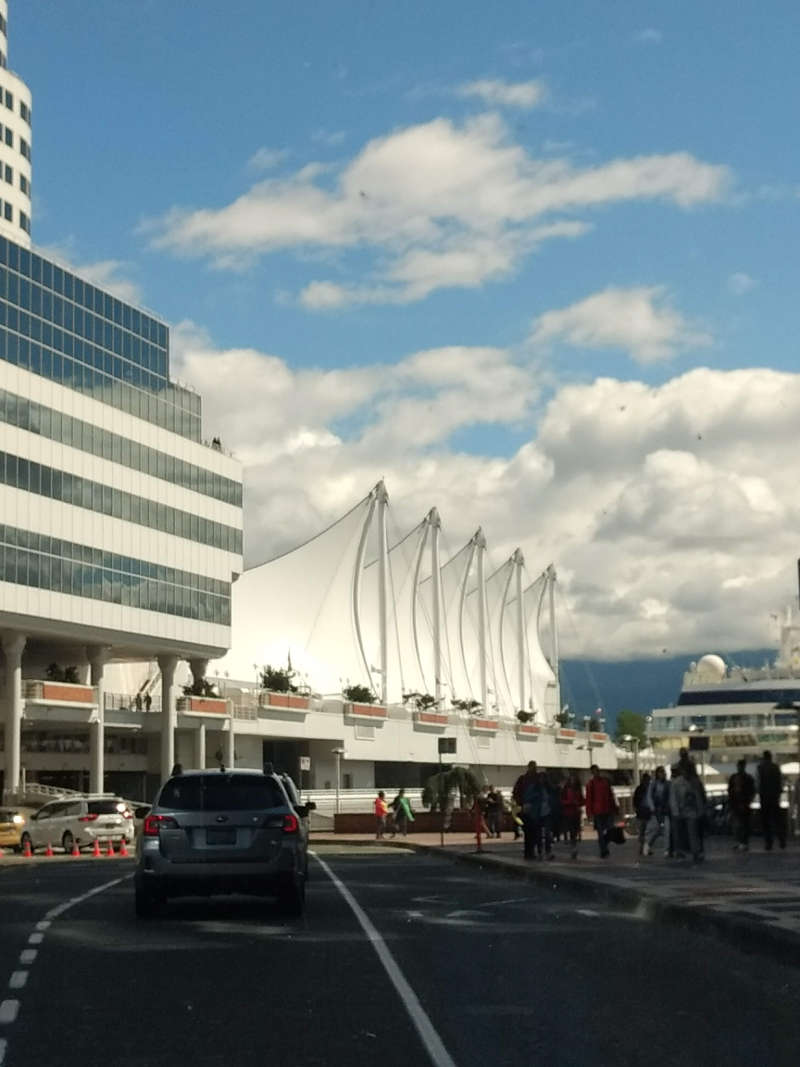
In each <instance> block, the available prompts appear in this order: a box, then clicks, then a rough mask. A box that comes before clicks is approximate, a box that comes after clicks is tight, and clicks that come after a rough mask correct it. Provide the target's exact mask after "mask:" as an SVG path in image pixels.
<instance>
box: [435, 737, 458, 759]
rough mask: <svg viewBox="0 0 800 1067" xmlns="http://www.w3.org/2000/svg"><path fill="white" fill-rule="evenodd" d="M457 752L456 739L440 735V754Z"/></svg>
mask: <svg viewBox="0 0 800 1067" xmlns="http://www.w3.org/2000/svg"><path fill="white" fill-rule="evenodd" d="M455 753H456V739H455V738H454V737H440V738H439V755H440V756H444V755H445V754H451V755H453V756H454V755H455Z"/></svg>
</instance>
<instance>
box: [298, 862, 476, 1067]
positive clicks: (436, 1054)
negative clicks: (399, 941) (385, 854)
mask: <svg viewBox="0 0 800 1067" xmlns="http://www.w3.org/2000/svg"><path fill="white" fill-rule="evenodd" d="M311 855H312V856H313V857H314V859H315V860H316V861H317V863H318V864H319V865H320V867H322V869H323V871H324V872H325V873H326V874H327V876H328V877H329V878H330V880H331V881H332V882H333V884H334V885H335V886H336V888H337V889H338V890H339V892H340V893H341V894H342V896H343V897H344V899H345V900H346V901H347V903H348V904H349V905H350V910H351V911H352V912H353V914H354V915H355V917H356V919H358V922H359V925H360V926H361V929H362V930H363V931H364V933H365V934H366V937H367V940H368V941H369V942H370V944H371V945H372V947H373V948H374V949H375V952H376V954H377V956H378V959H379V960H380V961H381V963H382V964H383V968H384V970H385V971H386V973H387V974H388V976H389V981H390V982H391V983H392V985H393V986H394V987H395V989H396V990H397V994H398V996H399V997H400V999H401V1000H402V1001H403V1004H404V1005H405V1008H406V1011H407V1012H408V1014H409V1016H410V1017H411V1022H412V1023H413V1024H414V1027H415V1029H416V1031H417V1033H418V1034H419V1036H420V1038H421V1040H422V1043H423V1045H424V1046H425V1048H426V1050H427V1052H428V1055H429V1056H430V1058H431V1063H433V1065H434V1067H456V1064H455V1060H453V1058H452V1056H451V1055H450V1053H449V1052H448V1051H447V1049H446V1048H445V1047H444V1042H443V1041H442V1039H441V1038H440V1037H439V1035H438V1033H437V1032H436V1029H435V1028H434V1025H433V1023H432V1022H431V1020H430V1018H429V1016H428V1014H427V1012H426V1011H425V1009H424V1008H423V1007H422V1005H421V1004H420V1002H419V998H418V996H417V994H416V993H415V992H414V990H413V989H412V988H411V985H410V984H409V982H408V979H407V978H406V976H405V975H404V974H403V972H402V971H401V970H400V968H399V966H398V965H397V961H396V960H395V958H394V956H393V955H392V954H391V952H390V951H389V947H388V946H387V944H386V942H385V941H384V940H383V938H382V937H381V935H380V933H379V932H378V930H377V928H376V927H375V926H374V924H373V922H372V920H371V919H370V918H369V916H368V915H367V914H366V912H365V911H364V909H363V908H362V907H361V905H360V904H359V903H358V901H357V900H356V898H355V897H354V896H353V894H352V893H351V892H350V890H349V889H348V888H347V886H346V885H345V884H344V882H342V881H341V879H340V878H338V877H337V876H336V875H335V874H334V873H333V871H332V870H331V869H330V867H329V866H328V864H327V863H326V862H325V860H323V859H320V857H319V856H318V855H317V854H316V853H315V852H312V853H311Z"/></svg>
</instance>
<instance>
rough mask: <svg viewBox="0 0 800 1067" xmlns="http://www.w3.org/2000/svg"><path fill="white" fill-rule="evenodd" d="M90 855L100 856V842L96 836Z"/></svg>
mask: <svg viewBox="0 0 800 1067" xmlns="http://www.w3.org/2000/svg"><path fill="white" fill-rule="evenodd" d="M92 855H93V856H100V855H101V852H100V842H99V841H98V840H97V838H95V839H94V849H93V850H92Z"/></svg>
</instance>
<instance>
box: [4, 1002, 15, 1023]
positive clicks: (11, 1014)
mask: <svg viewBox="0 0 800 1067" xmlns="http://www.w3.org/2000/svg"><path fill="white" fill-rule="evenodd" d="M18 1011H19V1001H18V1000H0V1023H3V1024H4V1023H13V1022H14V1020H15V1019H16V1017H17V1012H18Z"/></svg>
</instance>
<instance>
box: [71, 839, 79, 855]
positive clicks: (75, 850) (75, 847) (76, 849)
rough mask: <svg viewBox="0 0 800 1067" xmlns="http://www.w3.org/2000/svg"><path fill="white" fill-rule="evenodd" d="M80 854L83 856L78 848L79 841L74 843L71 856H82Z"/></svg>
mask: <svg viewBox="0 0 800 1067" xmlns="http://www.w3.org/2000/svg"><path fill="white" fill-rule="evenodd" d="M80 854H81V850H80V849H79V848H78V842H77V841H73V842H72V852H71V853H70V855H71V856H80Z"/></svg>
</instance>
